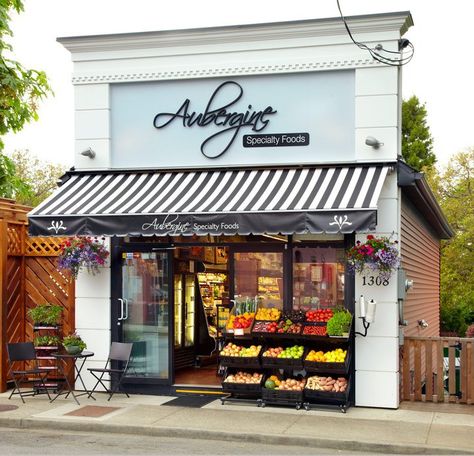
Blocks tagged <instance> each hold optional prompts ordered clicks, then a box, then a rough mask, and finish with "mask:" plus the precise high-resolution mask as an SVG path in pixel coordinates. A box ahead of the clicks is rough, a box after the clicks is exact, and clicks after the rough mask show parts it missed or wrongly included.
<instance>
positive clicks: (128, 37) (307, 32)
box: [58, 11, 413, 55]
mask: <svg viewBox="0 0 474 456" xmlns="http://www.w3.org/2000/svg"><path fill="white" fill-rule="evenodd" d="M346 20H347V22H348V24H349V27H350V28H351V32H352V33H353V34H354V35H363V34H365V33H370V34H373V33H381V32H394V33H396V34H397V35H399V36H400V35H403V34H404V33H405V31H406V30H407V29H408V28H409V27H410V26H411V25H413V20H412V17H411V14H410V13H409V12H406V11H405V12H396V13H384V14H374V15H366V16H352V17H347V18H346ZM336 36H339V37H340V36H347V31H346V30H345V28H344V25H343V23H342V21H341V19H340V18H328V19H314V20H304V21H291V22H277V23H268V24H254V25H241V26H226V27H210V28H201V29H188V30H169V31H157V32H140V33H123V34H113V35H95V36H77V37H62V38H58V41H59V42H60V43H61V44H62V45H63V46H64V47H65V48H66V49H68V50H69V51H70V52H71V53H72V54H73V55H74V54H78V53H94V52H112V51H119V50H125V49H128V50H131V49H136V50H138V49H149V48H153V49H159V48H167V47H186V46H193V47H198V46H206V45H216V44H227V43H230V44H232V43H238V42H257V41H260V42H269V41H278V40H282V39H284V40H291V39H295V40H298V39H304V38H317V37H336ZM349 41H350V39H349V37H348V36H347V42H349Z"/></svg>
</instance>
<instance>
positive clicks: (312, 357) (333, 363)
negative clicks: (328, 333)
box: [303, 348, 350, 374]
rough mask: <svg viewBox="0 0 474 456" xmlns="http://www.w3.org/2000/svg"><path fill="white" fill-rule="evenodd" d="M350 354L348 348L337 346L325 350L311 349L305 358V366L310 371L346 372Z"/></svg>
mask: <svg viewBox="0 0 474 456" xmlns="http://www.w3.org/2000/svg"><path fill="white" fill-rule="evenodd" d="M349 363H350V355H349V353H348V351H347V350H343V349H342V348H336V349H335V350H330V351H326V352H323V351H322V350H319V351H316V350H311V351H309V352H308V354H307V355H306V357H305V359H304V363H303V365H304V368H305V369H306V370H307V371H308V372H310V371H311V372H327V373H332V374H346V373H347V372H348V370H349Z"/></svg>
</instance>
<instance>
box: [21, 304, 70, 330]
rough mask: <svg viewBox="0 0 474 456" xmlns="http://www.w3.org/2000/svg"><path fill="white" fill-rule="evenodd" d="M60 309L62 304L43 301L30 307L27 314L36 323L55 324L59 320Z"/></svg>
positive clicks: (61, 309)
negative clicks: (43, 302)
mask: <svg viewBox="0 0 474 456" xmlns="http://www.w3.org/2000/svg"><path fill="white" fill-rule="evenodd" d="M62 311H63V308H62V306H58V305H55V304H49V303H45V304H38V305H37V306H36V307H32V308H31V309H29V310H28V312H27V314H28V316H29V317H30V318H31V319H32V320H33V323H34V324H36V325H39V324H44V325H48V326H57V325H58V324H59V322H60V321H61V313H62Z"/></svg>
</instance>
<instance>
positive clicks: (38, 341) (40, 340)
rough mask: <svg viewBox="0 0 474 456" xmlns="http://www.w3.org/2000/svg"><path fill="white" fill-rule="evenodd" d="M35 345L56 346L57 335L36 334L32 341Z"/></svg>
mask: <svg viewBox="0 0 474 456" xmlns="http://www.w3.org/2000/svg"><path fill="white" fill-rule="evenodd" d="M33 344H34V345H35V347H51V346H58V345H59V337H58V336H48V335H46V336H38V337H35V340H34V341H33Z"/></svg>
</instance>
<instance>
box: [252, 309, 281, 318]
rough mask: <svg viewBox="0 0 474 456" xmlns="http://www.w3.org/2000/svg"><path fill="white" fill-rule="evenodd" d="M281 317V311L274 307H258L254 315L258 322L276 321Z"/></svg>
mask: <svg viewBox="0 0 474 456" xmlns="http://www.w3.org/2000/svg"><path fill="white" fill-rule="evenodd" d="M280 317H281V310H280V309H277V308H276V307H260V308H259V309H258V310H257V313H256V314H255V320H258V321H261V320H263V321H278V320H279V319H280Z"/></svg>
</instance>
